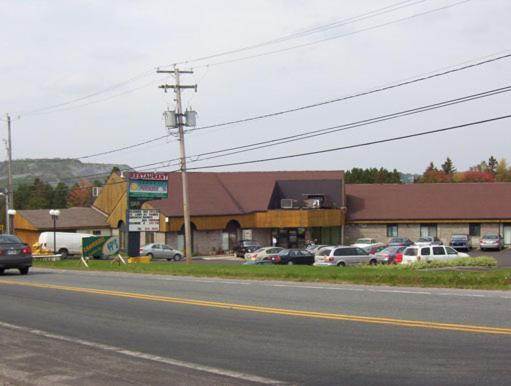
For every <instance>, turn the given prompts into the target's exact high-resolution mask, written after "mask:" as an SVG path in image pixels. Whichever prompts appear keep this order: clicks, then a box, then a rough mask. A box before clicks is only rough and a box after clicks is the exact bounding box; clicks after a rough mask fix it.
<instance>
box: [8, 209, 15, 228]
mask: <svg viewBox="0 0 511 386" xmlns="http://www.w3.org/2000/svg"><path fill="white" fill-rule="evenodd" d="M7 216H8V217H9V218H8V219H7V220H6V221H8V222H9V226H8V228H7V229H9V232H10V233H12V234H14V221H13V218H14V216H16V209H9V210H8V211H7Z"/></svg>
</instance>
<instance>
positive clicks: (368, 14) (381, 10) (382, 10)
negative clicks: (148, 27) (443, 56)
mask: <svg viewBox="0 0 511 386" xmlns="http://www.w3.org/2000/svg"><path fill="white" fill-rule="evenodd" d="M424 1H426V0H416V1H411V0H407V1H402V2H399V3H396V4H392V5H389V6H386V7H383V8H379V9H376V10H373V11H369V12H366V13H364V14H362V15H359V16H355V17H352V18H348V19H344V20H341V21H338V22H334V23H329V24H326V25H320V26H319V27H315V28H312V29H310V30H306V31H302V32H297V33H294V34H290V35H287V36H284V37H280V38H276V39H272V40H271V41H267V42H263V43H259V44H256V45H253V46H254V47H256V46H257V47H261V46H264V45H267V44H270V42H272V43H271V44H274V43H275V42H277V41H285V40H290V39H292V38H298V37H302V36H304V34H309V33H315V32H318V31H321V30H322V29H324V28H334V27H335V26H336V24H338V25H337V26H341V25H345V24H350V23H351V22H355V21H360V20H363V19H365V18H369V17H374V16H378V15H380V14H383V13H387V12H392V11H395V10H398V9H401V8H405V7H409V6H412V5H415V4H417V3H421V2H424ZM467 1H469V0H467ZM410 2H411V3H412V4H407V3H410ZM350 20H351V22H350ZM343 23H345V24H343ZM247 49H249V47H242V48H241V49H236V50H231V51H232V52H237V51H245V50H247ZM225 55H227V53H226V52H221V53H219V54H214V55H210V57H211V58H214V57H219V56H225ZM205 58H206V57H202V58H197V59H192V60H186V61H184V62H182V63H188V62H195V61H197V60H201V61H203V60H204V59H205ZM206 66H207V65H206ZM162 67H164V66H162ZM152 74H154V72H153V69H151V70H147V71H144V72H141V73H139V74H137V75H135V76H133V77H131V78H128V79H127V80H124V81H121V82H118V83H115V84H113V85H111V86H109V87H106V88H104V89H100V90H98V91H95V92H93V93H90V94H87V95H84V96H81V97H78V98H74V99H70V100H68V101H65V102H61V103H56V104H53V105H48V106H43V107H39V108H36V109H32V110H27V111H22V112H21V113H19V115H38V114H39V113H42V112H44V111H48V110H55V109H59V110H56V111H55V112H57V111H61V110H60V108H61V107H64V106H68V105H72V104H74V103H76V102H80V101H83V100H86V99H90V98H93V97H96V96H98V95H101V94H104V93H107V92H110V91H113V90H115V89H118V88H120V87H123V86H125V85H127V84H129V83H132V82H135V81H137V80H139V79H141V78H143V77H146V76H149V75H152ZM142 88H143V87H142ZM139 89H140V88H137V89H135V90H132V91H131V92H133V91H137V90H139ZM125 94H126V93H120V94H117V95H114V96H112V97H110V98H107V99H105V100H108V99H111V98H114V97H118V96H121V95H125ZM103 101H104V100H100V101H96V102H92V103H100V102H103ZM86 105H88V104H84V105H80V106H77V108H78V107H83V106H86Z"/></svg>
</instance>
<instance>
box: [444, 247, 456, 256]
mask: <svg viewBox="0 0 511 386" xmlns="http://www.w3.org/2000/svg"><path fill="white" fill-rule="evenodd" d="M445 251H446V252H447V254H448V255H457V254H458V252H457V251H456V250H455V249H453V248H451V247H445Z"/></svg>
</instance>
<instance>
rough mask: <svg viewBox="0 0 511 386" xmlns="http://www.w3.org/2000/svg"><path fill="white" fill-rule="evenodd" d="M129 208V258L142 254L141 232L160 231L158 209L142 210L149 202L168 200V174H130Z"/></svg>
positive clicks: (127, 221) (127, 222) (127, 211)
mask: <svg viewBox="0 0 511 386" xmlns="http://www.w3.org/2000/svg"><path fill="white" fill-rule="evenodd" d="M127 177H128V192H127V193H128V194H127V197H128V206H127V210H126V224H127V227H126V228H127V230H126V231H127V235H128V245H127V249H128V256H129V257H135V256H138V255H139V254H140V232H159V231H160V212H159V211H158V210H156V209H142V205H143V204H144V203H145V202H147V201H152V200H161V199H166V198H168V184H169V182H168V180H169V176H168V175H167V174H166V173H153V172H148V173H139V172H130V173H128V176H127Z"/></svg>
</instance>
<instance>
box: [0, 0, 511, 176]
mask: <svg viewBox="0 0 511 386" xmlns="http://www.w3.org/2000/svg"><path fill="white" fill-rule="evenodd" d="M457 3H460V1H459V0H425V1H417V0H414V1H407V2H406V1H399V0H343V1H337V0H314V1H312V0H252V1H235V0H232V1H231V0H222V1H218V0H217V1H199V0H187V1H172V0H161V1H149V0H147V1H129V0H122V1H121V0H119V1H113V0H112V1H100V0H97V1H78V0H65V1H64V0H61V1H59V0H47V1H28V0H25V1H14V0H0V15H2V22H1V23H0V50H1V51H0V52H1V60H0V85H1V87H0V112H2V114H4V113H9V114H10V115H11V116H12V117H13V119H14V120H13V157H14V158H57V157H58V158H76V157H82V156H87V155H91V154H95V153H98V152H103V151H108V150H111V149H115V148H119V147H123V146H127V145H132V144H135V143H137V142H142V141H146V140H149V139H152V138H155V137H159V136H163V135H165V134H166V129H165V126H164V122H163V119H162V112H163V111H164V110H165V109H166V108H168V107H170V108H173V105H174V100H173V98H174V96H173V93H172V92H169V93H167V94H165V93H164V92H163V91H162V90H160V89H158V88H157V86H158V85H159V84H162V83H173V82H174V80H173V79H172V78H171V77H170V76H165V75H162V74H156V71H155V69H156V67H158V66H165V65H168V64H172V63H175V62H181V61H186V60H193V59H196V58H200V57H203V56H209V55H214V54H218V53H222V52H225V51H230V50H236V49H238V48H242V47H246V46H250V45H254V44H258V43H262V42H268V41H271V40H273V39H277V38H280V37H283V36H288V35H290V34H293V33H296V32H303V31H306V30H308V29H310V28H314V27H320V26H324V25H327V24H329V23H334V22H339V21H342V20H346V19H349V18H353V17H356V16H359V15H364V14H367V13H368V12H371V11H374V10H378V9H382V8H384V7H386V6H394V5H395V7H394V8H386V9H384V10H382V11H379V12H376V13H375V14H370V15H367V17H365V18H362V20H359V21H353V20H352V22H349V23H346V22H344V23H339V24H342V25H339V26H337V27H335V28H331V29H324V28H323V29H321V30H318V31H317V32H316V33H314V34H310V35H305V36H301V37H300V38H296V39H290V40H287V41H284V42H281V43H279V44H276V45H264V46H262V47H260V48H258V49H255V50H247V51H242V52H237V53H235V54H231V55H225V56H219V57H215V58H211V59H207V60H204V61H199V62H190V63H187V64H183V65H182V66H181V67H182V68H183V69H190V68H193V69H194V71H195V72H194V74H193V75H182V81H183V83H185V84H196V83H197V84H198V92H197V93H194V92H193V91H191V90H186V91H184V93H183V101H184V102H185V106H184V107H187V106H190V105H191V106H192V107H193V109H194V110H196V111H197V112H198V120H197V121H198V126H205V125H210V124H216V123H222V122H226V121H231V120H237V119H243V118H246V117H251V116H256V115H261V114H266V113H272V112H276V111H281V110H286V109H290V108H295V107H299V106H304V105H309V104H313V103H317V102H321V101H324V100H329V99H334V98H339V97H342V96H347V95H351V94H355V93H358V92H361V91H366V90H369V89H373V88H375V87H378V86H382V85H387V84H392V83H397V82H399V81H402V80H404V79H408V78H412V77H416V76H418V75H422V74H424V73H429V72H431V71H438V70H441V69H445V68H450V67H455V66H460V65H462V64H464V63H466V62H470V63H471V62H476V61H478V60H482V59H483V58H486V57H490V56H491V57H495V56H498V55H502V54H506V53H511V43H510V42H511V27H510V24H509V16H510V15H511V2H510V1H509V0H472V1H466V2H461V3H460V4H457ZM449 5H453V6H452V7H449V8H445V6H449ZM442 7H444V9H439V8H442ZM435 9H439V10H437V11H434V10H435ZM428 11H432V12H430V13H427V14H424V15H420V14H422V13H424V12H428ZM415 16H416V17H415ZM399 19H403V20H401V21H397V20H399ZM393 21H396V22H393ZM389 22H391V23H390V24H388V23H389ZM382 24H387V25H385V26H380V25H382ZM379 26H380V27H379ZM321 40H323V41H322V42H318V41H321ZM309 43H310V44H309ZM298 45H304V46H303V47H301V48H295V49H290V48H292V47H294V46H298ZM276 50H278V51H280V52H278V53H274V54H271V55H262V56H258V57H256V58H249V59H245V60H237V59H240V58H241V57H247V56H254V55H258V54H266V53H268V52H269V51H276ZM226 62H227V63H226ZM162 68H164V67H162ZM510 70H511V59H504V60H499V61H497V62H495V63H491V64H486V65H484V66H479V67H476V68H473V69H469V70H465V71H462V72H458V73H454V74H451V75H448V76H443V77H439V78H436V79H433V80H428V81H424V82H419V83H415V84H413V85H408V86H403V87H400V88H398V89H394V90H389V91H384V92H379V93H376V94H372V95H370V96H364V97H359V98H355V99H350V100H348V101H343V102H338V103H332V104H328V105H326V106H322V107H318V108H314V109H307V110H303V111H300V112H295V113H289V114H284V115H281V116H278V117H274V118H268V119H261V120H256V121H252V122H248V123H242V124H236V125H229V126H224V127H220V128H214V129H209V130H201V131H196V132H194V133H189V134H188V135H187V136H186V148H187V154H188V155H190V156H194V155H197V154H201V153H204V152H209V151H214V150H217V149H223V148H229V147H235V146H241V145H246V144H250V143H253V142H260V141H264V140H269V139H272V138H276V137H283V136H290V135H294V134H298V133H303V132H306V131H311V130H317V129H321V128H325V127H329V126H335V125H340V124H345V123H350V122H354V121H359V120H362V119H367V118H371V117H376V116H379V115H384V114H389V113H394V112H397V111H401V110H406V109H410V108H415V107H419V106H423V105H428V104H431V103H436V102H440V101H443V100H447V99H452V98H457V97H463V96H466V95H469V94H474V93H478V92H482V91H487V90H491V89H495V88H498V87H504V86H508V85H511V71H510ZM125 81H129V82H126V83H124V84H122V85H119V83H121V82H125ZM112 86H117V87H114V88H112ZM109 88H110V89H109ZM108 89H109V90H108ZM105 90H107V91H105ZM93 94H95V95H93ZM91 95H93V96H91ZM510 102H511V96H510V95H509V93H504V94H501V95H498V96H491V97H488V98H484V99H480V100H476V101H471V102H467V103H463V104H460V105H457V106H451V107H446V108H442V109H439V110H434V111H430V112H425V113H421V114H416V115H413V116H409V117H404V118H399V119H395V120H392V121H387V122H383V123H378V124H374V125H370V126H364V127H358V128H353V129H351V130H348V131H344V132H337V133H335V134H329V135H324V136H321V137H317V138H313V139H308V140H303V141H298V142H293V143H289V144H286V145H279V146H274V147H270V148H266V149H259V150H255V151H250V152H245V153H243V154H237V155H232V156H229V157H222V158H217V159H211V160H205V161H202V162H198V161H197V158H196V157H193V158H192V159H191V160H192V161H195V162H189V165H188V166H189V167H190V168H191V167H198V166H204V165H215V164H223V163H230V162H239V161H244V160H253V159H260V158H268V157H276V156H281V155H288V154H295V153H303V152H307V151H315V150H321V149H327V148H333V147H341V146H347V145H354V144H359V143H364V142H369V141H375V140H380V139H385V138H390V137H395V136H400V135H406V134H411V133H416V132H420V131H426V130H433V129H439V128H443V127H448V126H452V125H457V124H462V123H468V122H472V121H478V120H483V119H487V118H492V117H496V116H502V115H506V114H511V103H510ZM52 106H57V107H54V108H49V107H52ZM2 118H5V116H4V115H2ZM1 124H2V131H1V133H2V138H5V137H6V129H5V122H3V121H2V122H1ZM510 127H511V120H502V121H498V122H494V123H488V124H484V125H479V126H472V127H467V128H464V129H459V130H455V131H452V132H447V133H441V134H434V135H430V136H424V137H417V138H413V139H408V140H404V141H399V142H394V143H386V144H378V145H373V146H370V147H363V148H355V149H350V150H344V151H338V152H332V153H325V154H320V155H313V156H309V157H302V158H291V159H286V160H280V161H272V162H265V163H258V164H248V165H242V166H230V167H223V168H220V169H211V170H288V169H289V170H291V169H294V170H301V169H306V170H316V169H344V170H348V169H350V168H352V167H386V168H389V169H393V168H397V169H398V170H400V171H403V172H412V173H420V172H422V171H423V170H424V169H425V168H426V166H427V165H428V164H429V162H430V161H433V162H435V163H436V164H437V165H439V164H441V163H442V162H443V161H444V160H445V158H446V157H448V156H449V157H451V159H452V160H453V161H454V164H455V166H456V167H457V168H458V169H459V170H465V169H467V168H468V167H469V166H471V165H474V164H476V163H478V162H479V161H481V160H483V159H487V158H488V157H489V156H490V155H494V156H495V157H496V158H498V159H500V158H506V159H507V160H508V161H511V147H510V146H509V143H510V139H511V135H510V130H509V128H510ZM178 152H179V148H178V143H177V142H176V141H175V140H174V138H171V139H168V140H160V141H157V142H153V143H151V144H148V145H145V146H141V147H137V148H135V149H131V150H127V151H122V152H117V153H112V154H109V155H104V156H97V157H91V158H83V159H82V161H84V162H99V163H103V162H104V163H119V164H128V165H130V166H132V167H136V166H139V165H145V164H148V163H152V162H159V161H164V160H168V159H174V158H176V157H178V155H179V153H178ZM2 154H4V156H5V151H3V152H2ZM2 158H3V157H2ZM158 167H159V169H158V170H174V169H175V166H164V167H162V166H161V165H158Z"/></svg>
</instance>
